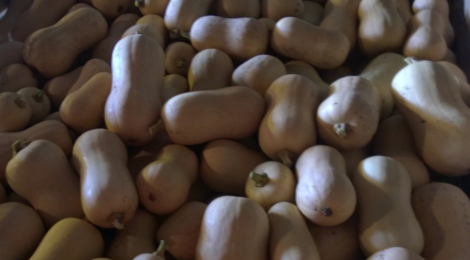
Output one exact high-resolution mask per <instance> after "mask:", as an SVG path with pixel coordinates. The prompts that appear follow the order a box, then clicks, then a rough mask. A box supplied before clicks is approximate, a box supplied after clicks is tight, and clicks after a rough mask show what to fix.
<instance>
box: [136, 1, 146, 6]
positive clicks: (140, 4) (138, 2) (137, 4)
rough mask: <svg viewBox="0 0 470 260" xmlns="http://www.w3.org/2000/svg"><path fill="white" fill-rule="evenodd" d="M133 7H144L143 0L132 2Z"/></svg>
mask: <svg viewBox="0 0 470 260" xmlns="http://www.w3.org/2000/svg"><path fill="white" fill-rule="evenodd" d="M134 5H135V7H144V6H145V1H144V0H135V2H134Z"/></svg>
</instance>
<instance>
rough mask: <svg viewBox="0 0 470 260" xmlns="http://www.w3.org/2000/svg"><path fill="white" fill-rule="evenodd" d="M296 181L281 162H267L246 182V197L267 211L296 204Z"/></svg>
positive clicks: (256, 169)
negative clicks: (288, 203) (278, 206)
mask: <svg viewBox="0 0 470 260" xmlns="http://www.w3.org/2000/svg"><path fill="white" fill-rule="evenodd" d="M295 185H296V180H295V178H294V174H293V173H292V171H291V170H290V169H289V168H288V167H287V166H285V165H284V164H282V163H279V162H273V161H271V162H265V163H261V164H260V165H258V166H256V168H254V169H253V171H252V172H251V173H250V175H249V176H248V178H247V180H246V185H245V193H246V196H247V197H248V198H250V199H252V200H254V201H256V202H257V203H258V204H260V205H261V207H263V208H264V209H265V210H266V211H267V210H269V208H271V206H272V205H274V204H276V203H278V202H282V201H287V202H294V198H295Z"/></svg>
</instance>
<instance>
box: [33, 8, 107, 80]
mask: <svg viewBox="0 0 470 260" xmlns="http://www.w3.org/2000/svg"><path fill="white" fill-rule="evenodd" d="M107 29H108V25H107V23H106V20H105V19H104V18H103V16H102V15H101V14H100V13H99V12H98V11H97V10H95V9H93V8H83V9H79V10H77V11H75V12H72V13H70V14H67V15H66V16H64V17H63V18H62V19H61V20H60V21H59V22H58V23H56V24H55V25H53V26H51V27H47V28H44V29H41V30H38V31H36V32H34V33H33V34H32V35H31V36H30V37H28V39H27V41H26V43H25V50H24V59H25V61H26V63H27V64H28V65H29V66H31V67H33V68H35V69H37V70H38V71H39V72H40V73H41V74H42V75H43V76H44V77H47V78H53V77H57V76H59V75H62V74H64V73H65V72H66V71H67V70H68V69H69V68H70V66H71V65H72V62H73V61H74V60H75V58H76V57H77V56H78V55H79V54H80V53H81V52H82V51H84V50H86V49H88V48H90V47H92V46H93V45H95V44H97V43H98V42H100V41H101V40H102V39H103V38H104V37H105V36H106V33H107ZM59 38H60V39H61V40H60V41H59V40H58V39H59ZM64 39H65V40H64Z"/></svg>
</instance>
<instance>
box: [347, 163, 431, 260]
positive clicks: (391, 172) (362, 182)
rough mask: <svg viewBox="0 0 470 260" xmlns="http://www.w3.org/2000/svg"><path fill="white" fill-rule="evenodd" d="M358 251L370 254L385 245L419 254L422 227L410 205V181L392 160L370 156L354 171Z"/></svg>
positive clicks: (421, 241) (421, 247)
mask: <svg viewBox="0 0 470 260" xmlns="http://www.w3.org/2000/svg"><path fill="white" fill-rule="evenodd" d="M353 181H354V186H355V187H356V192H357V198H358V210H359V211H358V212H359V239H360V241H361V248H362V251H363V252H364V253H365V254H366V255H367V256H369V255H372V254H374V253H376V252H378V251H380V250H383V249H386V248H389V247H397V246H398V247H404V248H407V249H410V250H413V251H414V252H416V253H418V254H420V253H421V251H422V250H423V247H424V237H423V231H422V230H421V227H420V225H419V223H418V221H417V219H416V216H415V213H414V212H413V209H412V208H411V181H410V177H409V174H408V173H407V171H406V169H405V168H404V167H403V166H402V165H401V164H400V163H399V162H398V161H396V160H394V159H392V158H389V157H383V156H374V157H369V158H367V159H366V160H364V161H362V162H361V164H360V165H359V166H358V168H357V171H356V173H355V174H354V178H353Z"/></svg>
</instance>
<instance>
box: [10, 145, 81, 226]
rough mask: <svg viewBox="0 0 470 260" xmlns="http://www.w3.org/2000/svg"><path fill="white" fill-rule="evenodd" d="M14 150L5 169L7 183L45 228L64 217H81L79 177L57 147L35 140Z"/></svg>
mask: <svg viewBox="0 0 470 260" xmlns="http://www.w3.org/2000/svg"><path fill="white" fill-rule="evenodd" d="M13 149H14V150H16V149H17V148H16V147H15V146H13ZM18 150H19V149H18ZM18 150H17V154H16V155H15V156H14V157H13V158H12V159H11V160H10V162H9V163H8V165H7V168H6V177H7V181H8V184H9V185H10V186H11V188H12V189H13V190H14V191H15V192H16V193H18V194H19V195H20V196H22V197H24V198H25V199H26V200H28V201H29V202H31V204H32V205H33V208H34V209H35V210H37V211H38V213H39V215H40V216H41V218H42V219H43V221H44V224H45V225H46V227H48V228H49V227H52V226H53V225H54V224H55V223H57V222H58V221H60V220H61V219H64V218H69V217H76V218H83V216H84V213H83V209H82V205H81V202H80V189H79V178H78V176H77V175H76V173H75V172H74V171H73V168H72V166H71V165H70V163H69V161H68V160H67V157H66V156H65V154H64V152H62V150H61V149H60V147H59V146H57V145H56V144H54V143H53V142H51V141H46V140H37V141H34V142H32V143H31V144H29V145H28V146H26V148H24V149H22V150H21V151H18Z"/></svg>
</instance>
